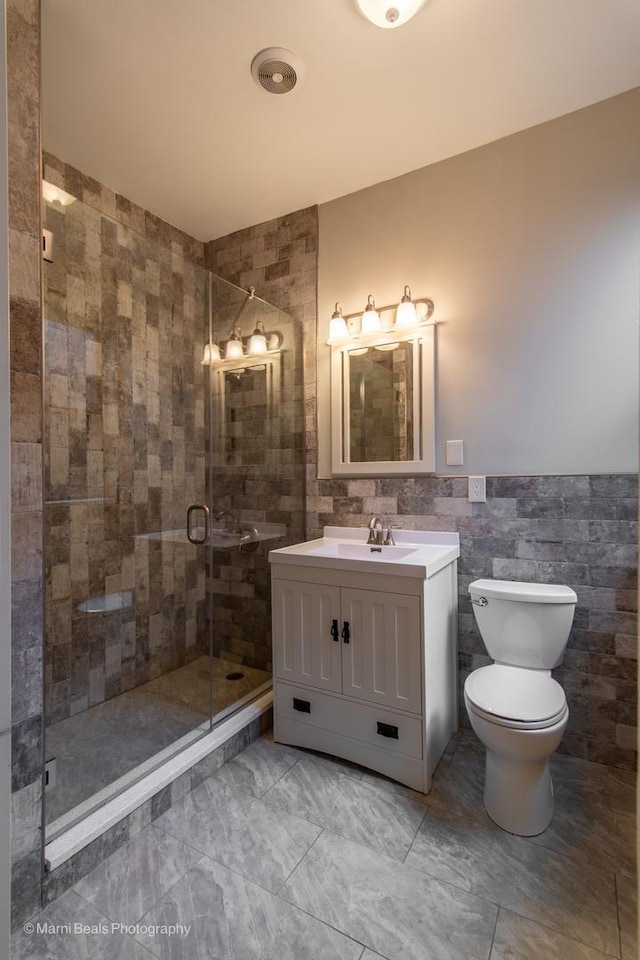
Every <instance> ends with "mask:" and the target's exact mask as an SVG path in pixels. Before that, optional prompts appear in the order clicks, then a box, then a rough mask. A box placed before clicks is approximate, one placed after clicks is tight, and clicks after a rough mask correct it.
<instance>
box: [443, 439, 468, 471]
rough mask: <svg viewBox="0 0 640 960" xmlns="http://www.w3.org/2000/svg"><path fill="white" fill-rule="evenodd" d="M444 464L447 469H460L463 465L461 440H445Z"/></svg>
mask: <svg viewBox="0 0 640 960" xmlns="http://www.w3.org/2000/svg"><path fill="white" fill-rule="evenodd" d="M446 451H447V455H446V464H447V466H448V467H461V466H462V465H463V463H464V449H463V444H462V440H447V443H446Z"/></svg>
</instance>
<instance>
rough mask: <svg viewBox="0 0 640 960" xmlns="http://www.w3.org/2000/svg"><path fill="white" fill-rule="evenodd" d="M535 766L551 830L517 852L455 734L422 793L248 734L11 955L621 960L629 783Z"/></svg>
mask: <svg viewBox="0 0 640 960" xmlns="http://www.w3.org/2000/svg"><path fill="white" fill-rule="evenodd" d="M552 762H553V771H554V779H555V786H556V798H557V807H556V815H555V818H554V821H553V823H552V824H551V826H550V827H549V828H548V830H546V831H545V833H544V834H542V835H541V836H539V837H535V838H532V839H523V838H521V837H514V836H511V835H510V834H507V833H504V832H503V831H501V830H499V829H498V828H497V827H495V825H493V824H492V823H491V821H490V820H489V819H488V817H487V816H486V814H485V813H484V811H483V808H482V800H481V798H482V778H483V755H482V752H481V749H480V747H479V745H478V744H477V742H476V741H475V740H474V739H472V737H471V735H467V734H464V735H462V736H460V737H459V738H458V740H457V741H456V742H452V745H451V747H450V750H449V751H448V753H447V755H446V756H445V758H443V760H442V761H441V763H440V766H439V768H438V770H437V772H436V777H435V779H434V784H433V789H432V791H431V794H430V795H429V796H427V797H425V796H423V795H422V794H418V793H415V792H413V791H411V790H409V789H407V788H404V787H401V786H400V785H398V784H395V783H393V782H391V781H388V780H385V779H383V778H381V777H379V776H377V775H375V774H372V773H371V772H369V771H366V770H363V769H362V768H360V767H355V766H353V765H351V764H346V763H342V762H340V761H338V760H333V759H330V758H327V757H324V756H321V755H317V754H313V753H309V752H307V751H303V750H298V749H295V748H292V747H285V746H282V745H279V744H275V743H274V742H273V739H272V738H271V737H270V736H266V737H263V738H262V739H261V740H258V741H257V742H255V743H253V744H251V745H250V746H249V747H247V748H246V749H245V750H244V751H243V752H242V753H240V754H238V755H237V756H236V757H235V758H234V759H233V760H231V761H229V762H228V763H227V764H225V765H224V766H223V767H222V768H220V770H218V771H217V773H216V774H215V775H214V776H212V777H211V778H209V779H208V780H206V781H205V782H204V783H202V784H201V785H200V786H199V787H197V788H196V789H195V790H194V791H193V792H192V793H190V794H188V795H187V796H186V797H184V798H183V799H182V800H181V801H180V802H179V803H177V804H176V805H175V806H174V807H172V808H171V809H170V810H168V811H167V812H166V813H165V814H163V815H162V816H161V817H160V818H159V819H157V820H156V821H155V822H154V823H153V824H152V825H151V826H148V827H146V828H145V829H144V830H143V831H142V832H141V833H140V834H139V835H138V836H137V837H135V838H134V839H133V840H131V841H130V842H129V843H128V844H127V845H126V846H125V847H123V848H121V849H120V850H118V851H117V852H116V853H114V854H113V855H112V856H111V857H109V859H108V860H106V861H105V862H104V863H102V864H100V865H99V866H98V867H96V869H95V870H93V872H92V873H91V874H89V876H87V877H86V878H85V879H83V880H81V881H80V882H79V883H77V884H76V885H75V887H73V888H72V889H71V890H69V891H67V893H65V894H64V895H63V896H61V897H60V898H59V899H58V900H57V901H55V902H54V903H52V904H50V905H49V906H48V907H47V908H46V909H45V910H44V911H42V912H41V913H40V914H39V915H38V916H37V917H34V918H33V922H34V923H36V924H38V923H39V924H40V932H38V930H36V932H35V933H32V934H28V933H24V932H20V933H19V934H18V935H16V937H15V938H14V944H13V950H14V952H13V954H12V957H13V960H26V958H37V960H63V958H64V960H89V958H90V960H153V958H154V957H156V958H160V960H604V958H605V957H619V958H622V960H635V958H636V957H637V940H636V935H635V897H636V894H635V885H636V880H635V864H634V849H635V817H634V815H635V799H634V793H635V791H634V783H635V777H634V775H633V774H629V773H625V772H622V771H619V770H615V769H612V768H608V767H604V766H600V765H598V764H593V763H588V762H587V761H581V760H574V759H572V758H569V757H564V756H559V755H556V756H555V757H554V758H553V761H552ZM69 924H71V925H73V924H79V925H84V926H83V927H79V928H73V927H71V928H70V929H67V927H66V926H65V925H69ZM180 924H181V925H183V927H184V928H186V927H188V928H189V930H188V932H186V930H185V929H183V930H172V926H177V925H180ZM101 925H102V930H101ZM136 925H137V926H136ZM103 931H107V932H106V933H105V932H103Z"/></svg>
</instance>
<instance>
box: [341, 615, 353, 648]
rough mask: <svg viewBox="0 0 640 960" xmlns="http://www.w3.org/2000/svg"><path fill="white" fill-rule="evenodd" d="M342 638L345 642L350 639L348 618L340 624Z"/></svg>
mask: <svg viewBox="0 0 640 960" xmlns="http://www.w3.org/2000/svg"><path fill="white" fill-rule="evenodd" d="M342 639H343V640H344V642H345V643H349V640H350V639H351V634H350V632H349V621H348V620H345V621H344V623H343V624H342Z"/></svg>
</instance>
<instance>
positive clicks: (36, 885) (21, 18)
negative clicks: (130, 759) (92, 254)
mask: <svg viewBox="0 0 640 960" xmlns="http://www.w3.org/2000/svg"><path fill="white" fill-rule="evenodd" d="M6 31H7V86H8V104H7V107H8V174H9V295H10V339H11V354H10V358H11V359H10V364H11V469H12V476H11V510H12V516H11V526H12V544H11V610H12V624H11V628H12V641H11V642H12V677H11V682H12V704H11V709H12V733H11V739H12V794H13V796H12V809H11V857H12V889H11V895H12V914H13V921H14V923H19V922H20V921H21V920H22V919H23V918H24V917H26V916H28V915H29V914H30V913H32V912H33V911H34V910H35V909H36V907H37V906H38V903H39V899H40V877H41V856H40V844H41V837H40V817H41V784H42V365H41V349H40V345H41V340H42V335H41V330H42V314H41V307H40V257H41V254H40V127H39V109H40V62H39V61H40V49H39V46H40V33H39V4H38V2H37V0H8V2H7V20H6Z"/></svg>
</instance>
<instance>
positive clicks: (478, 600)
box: [471, 597, 489, 607]
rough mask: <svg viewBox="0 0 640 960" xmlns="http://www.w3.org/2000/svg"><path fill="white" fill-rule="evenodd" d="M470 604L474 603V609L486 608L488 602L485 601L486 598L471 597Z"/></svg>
mask: <svg viewBox="0 0 640 960" xmlns="http://www.w3.org/2000/svg"><path fill="white" fill-rule="evenodd" d="M471 603H475V605H476V607H486V605H487V604H488V603H489V601H488V600H487V598H486V597H476V598H474V597H472V598H471Z"/></svg>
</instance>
